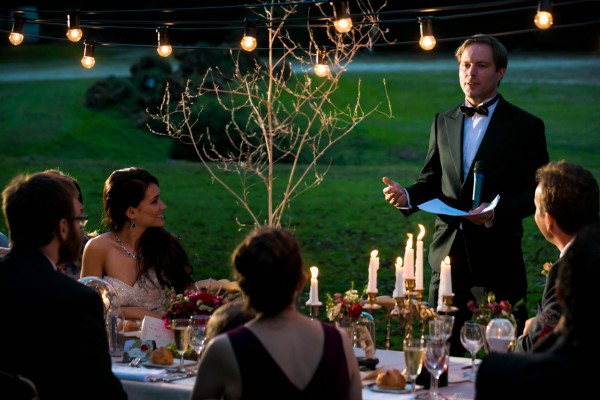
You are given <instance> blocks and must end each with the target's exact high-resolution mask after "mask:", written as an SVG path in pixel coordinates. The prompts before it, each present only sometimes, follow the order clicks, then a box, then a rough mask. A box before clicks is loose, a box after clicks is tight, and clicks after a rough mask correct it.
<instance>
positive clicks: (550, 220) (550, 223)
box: [544, 213, 556, 234]
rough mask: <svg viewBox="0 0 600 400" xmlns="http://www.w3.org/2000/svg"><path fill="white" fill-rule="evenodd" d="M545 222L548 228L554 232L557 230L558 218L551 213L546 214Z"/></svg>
mask: <svg viewBox="0 0 600 400" xmlns="http://www.w3.org/2000/svg"><path fill="white" fill-rule="evenodd" d="M544 224H546V230H547V231H548V232H550V233H552V234H554V232H555V226H556V220H555V219H554V217H553V216H552V215H550V213H545V214H544Z"/></svg>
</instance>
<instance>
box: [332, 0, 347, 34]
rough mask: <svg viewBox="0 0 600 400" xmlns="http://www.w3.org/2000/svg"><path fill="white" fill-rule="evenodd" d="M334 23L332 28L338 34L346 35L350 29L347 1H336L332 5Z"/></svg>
mask: <svg viewBox="0 0 600 400" xmlns="http://www.w3.org/2000/svg"><path fill="white" fill-rule="evenodd" d="M333 11H334V18H335V20H334V22H333V26H334V27H335V30H336V31H338V32H339V33H347V32H350V30H351V29H352V18H350V12H349V11H348V2H347V1H337V2H335V3H333Z"/></svg>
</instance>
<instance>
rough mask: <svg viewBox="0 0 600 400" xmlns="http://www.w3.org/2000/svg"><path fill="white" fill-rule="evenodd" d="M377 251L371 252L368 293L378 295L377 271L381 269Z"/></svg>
mask: <svg viewBox="0 0 600 400" xmlns="http://www.w3.org/2000/svg"><path fill="white" fill-rule="evenodd" d="M377 253H378V251H377V250H373V251H372V252H371V260H370V261H369V284H368V285H367V293H377V270H378V269H379V257H377Z"/></svg>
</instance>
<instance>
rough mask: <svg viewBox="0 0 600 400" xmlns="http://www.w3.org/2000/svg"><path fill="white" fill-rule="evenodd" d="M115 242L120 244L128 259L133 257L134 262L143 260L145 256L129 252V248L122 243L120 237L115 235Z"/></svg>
mask: <svg viewBox="0 0 600 400" xmlns="http://www.w3.org/2000/svg"><path fill="white" fill-rule="evenodd" d="M115 240H116V241H117V243H119V246H121V249H122V250H123V253H125V254H126V255H127V257H131V258H133V259H134V260H137V259H138V258H142V257H143V255H142V254H140V255H137V254H133V253H132V252H130V251H129V250H127V248H126V247H125V245H124V244H123V242H121V239H119V237H118V236H117V234H116V233H115Z"/></svg>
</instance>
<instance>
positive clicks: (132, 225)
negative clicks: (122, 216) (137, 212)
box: [129, 219, 135, 228]
mask: <svg viewBox="0 0 600 400" xmlns="http://www.w3.org/2000/svg"><path fill="white" fill-rule="evenodd" d="M129 226H130V227H131V228H135V219H133V220H131V221H129Z"/></svg>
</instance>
